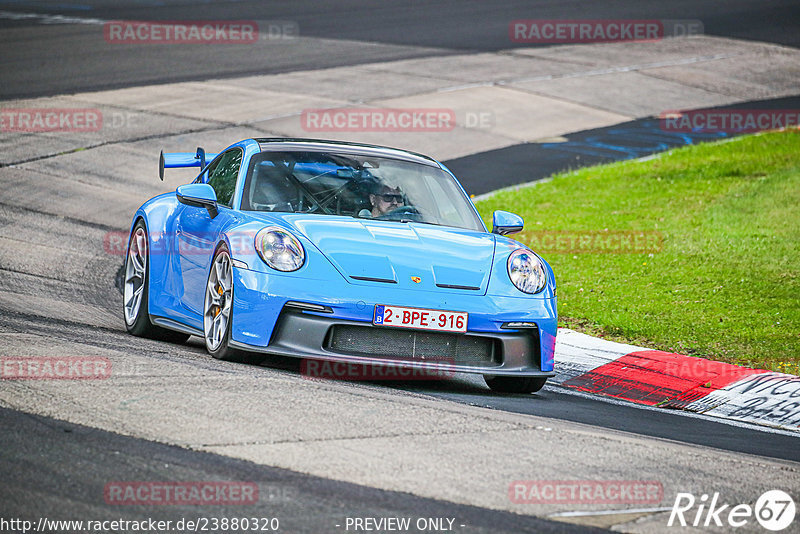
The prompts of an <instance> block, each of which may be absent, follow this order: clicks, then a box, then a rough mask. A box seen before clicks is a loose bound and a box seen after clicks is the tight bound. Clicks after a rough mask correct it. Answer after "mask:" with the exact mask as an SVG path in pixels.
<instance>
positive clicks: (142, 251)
mask: <svg viewBox="0 0 800 534" xmlns="http://www.w3.org/2000/svg"><path fill="white" fill-rule="evenodd" d="M149 291H150V251H149V249H148V248H147V228H146V227H145V225H144V221H142V220H141V219H140V220H139V221H138V222H137V223H136V226H134V227H133V231H132V232H131V235H130V238H129V239H128V249H127V254H126V255H125V265H124V270H123V274H122V316H123V319H124V321H125V329H126V330H127V331H128V332H129V333H131V334H133V335H134V336H138V337H146V338H149V339H158V340H161V341H170V342H172V343H185V342H186V340H187V339H189V335H188V334H184V333H182V332H175V331H173V330H167V329H166V328H161V327H159V326H156V325H154V324H153V323H151V322H150V313H149V306H148V297H149V295H148V293H149Z"/></svg>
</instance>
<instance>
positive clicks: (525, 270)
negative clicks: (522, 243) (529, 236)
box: [508, 248, 547, 293]
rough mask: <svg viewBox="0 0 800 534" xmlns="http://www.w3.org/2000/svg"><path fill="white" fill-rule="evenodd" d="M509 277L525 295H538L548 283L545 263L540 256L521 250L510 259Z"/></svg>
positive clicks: (515, 252) (513, 253)
mask: <svg viewBox="0 0 800 534" xmlns="http://www.w3.org/2000/svg"><path fill="white" fill-rule="evenodd" d="M508 277H509V278H511V282H512V283H513V284H514V285H515V286H516V287H517V289H519V290H520V291H523V292H525V293H538V292H539V291H541V290H542V289H544V286H545V284H546V283H547V275H546V274H545V270H544V263H542V260H541V259H539V256H537V255H536V254H534V253H533V252H531V251H530V250H526V249H524V248H520V249H517V250H515V251H514V252H512V253H511V255H510V256H509V257H508Z"/></svg>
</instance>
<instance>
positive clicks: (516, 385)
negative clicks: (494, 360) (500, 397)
mask: <svg viewBox="0 0 800 534" xmlns="http://www.w3.org/2000/svg"><path fill="white" fill-rule="evenodd" d="M483 380H484V381H485V382H486V385H487V386H489V389H491V390H492V391H494V392H496V393H536V392H537V391H539V390H540V389H542V388H543V387H544V385H545V383H546V382H547V377H540V376H525V377H515V376H484V377H483Z"/></svg>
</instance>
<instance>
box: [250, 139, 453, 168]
mask: <svg viewBox="0 0 800 534" xmlns="http://www.w3.org/2000/svg"><path fill="white" fill-rule="evenodd" d="M254 141H256V142H257V143H258V146H259V148H260V149H261V151H262V152H264V151H281V150H286V151H300V150H303V151H309V152H337V153H340V154H351V155H364V156H374V157H383V158H391V159H399V160H404V161H410V162H414V163H421V164H423V165H428V166H430V167H437V168H441V164H440V163H439V162H438V161H436V160H435V159H433V158H431V157H428V156H425V155H424V154H418V153H416V152H409V151H407V150H400V149H399V148H391V147H386V146H380V145H368V144H364V143H350V142H347V141H331V140H326V139H303V138H294V137H261V138H257V139H254Z"/></svg>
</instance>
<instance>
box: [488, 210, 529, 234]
mask: <svg viewBox="0 0 800 534" xmlns="http://www.w3.org/2000/svg"><path fill="white" fill-rule="evenodd" d="M523 226H524V222H523V220H522V217H520V216H519V215H517V214H515V213H510V212H508V211H502V210H497V211H495V212H494V213H493V214H492V233H493V234H499V235H508V234H516V233H517V232H521V231H522V228H523Z"/></svg>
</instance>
